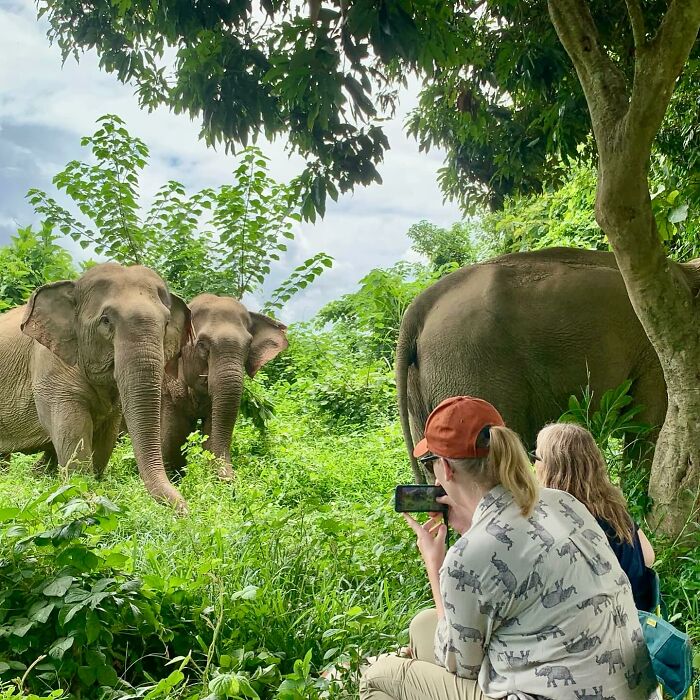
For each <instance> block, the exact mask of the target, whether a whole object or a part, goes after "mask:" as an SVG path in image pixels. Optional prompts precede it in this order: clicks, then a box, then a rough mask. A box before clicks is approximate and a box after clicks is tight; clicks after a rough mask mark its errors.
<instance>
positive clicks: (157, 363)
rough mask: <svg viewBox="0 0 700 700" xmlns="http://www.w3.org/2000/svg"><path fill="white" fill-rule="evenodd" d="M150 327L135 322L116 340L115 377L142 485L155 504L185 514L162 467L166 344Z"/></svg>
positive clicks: (182, 504)
mask: <svg viewBox="0 0 700 700" xmlns="http://www.w3.org/2000/svg"><path fill="white" fill-rule="evenodd" d="M151 326H152V324H146V323H138V322H132V323H131V324H129V328H128V330H127V331H126V332H125V333H124V334H122V337H118V338H117V339H116V340H117V341H118V342H115V356H114V374H115V377H116V380H117V387H118V389H119V395H120V398H121V403H122V411H123V413H124V419H125V421H126V425H127V428H128V430H129V435H130V436H131V441H132V444H133V447H134V455H135V456H136V462H137V464H138V468H139V474H140V475H141V478H142V479H143V483H144V484H145V486H146V488H147V489H148V492H149V493H150V494H151V495H152V496H153V497H154V498H155V499H156V500H159V501H165V502H168V503H170V504H172V505H173V506H175V507H176V508H177V510H179V511H180V512H183V511H186V504H185V501H184V499H183V498H182V496H181V495H180V492H179V491H178V490H177V489H176V488H175V487H174V486H173V485H172V484H171V483H170V480H169V479H168V477H167V475H166V473H165V469H164V467H163V457H162V453H161V444H160V403H161V387H162V383H163V365H164V358H163V344H162V341H161V340H160V337H156V334H155V333H154V332H153V328H152V327H151ZM124 336H125V337H124ZM145 338H153V340H150V341H149V340H144V339H145Z"/></svg>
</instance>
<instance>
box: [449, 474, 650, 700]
mask: <svg viewBox="0 0 700 700" xmlns="http://www.w3.org/2000/svg"><path fill="white" fill-rule="evenodd" d="M440 589H441V593H442V598H443V603H444V607H445V617H444V618H443V619H442V620H440V622H439V624H438V627H437V631H436V635H435V657H436V660H437V662H438V663H440V664H441V665H443V666H445V668H446V669H447V670H449V671H451V672H452V673H455V674H456V675H458V676H461V677H464V678H471V679H478V683H479V686H480V687H481V689H482V690H483V692H484V693H485V694H486V695H488V696H490V697H493V698H503V697H518V698H520V699H521V700H526V699H527V698H532V697H534V698H552V699H553V700H560V699H561V700H646V699H647V698H649V697H652V696H654V695H655V688H656V681H655V678H654V674H653V671H652V669H651V662H650V659H649V654H648V652H647V648H646V646H645V643H644V638H643V635H642V630H641V627H640V625H639V620H638V616H637V611H636V609H635V605H634V599H633V597H632V593H631V587H630V584H629V581H628V579H627V577H626V575H625V574H624V573H623V571H622V569H621V568H620V565H619V563H618V561H617V559H616V557H615V555H614V553H613V551H612V549H611V548H610V546H609V544H608V541H607V538H606V537H605V535H604V533H603V531H602V530H601V529H600V526H599V525H598V524H597V522H596V520H595V518H594V517H593V516H592V515H591V514H590V513H589V512H588V510H587V509H586V508H585V506H583V505H582V504H581V503H579V501H577V500H576V499H575V498H574V497H573V496H571V495H570V494H568V493H565V492H563V491H557V490H554V489H541V490H540V492H539V500H538V502H537V503H536V506H535V509H534V511H533V512H532V515H530V516H529V517H527V518H526V517H524V516H523V515H522V514H521V512H520V508H519V506H518V505H517V504H516V503H515V501H514V499H513V496H512V494H511V493H510V492H509V491H507V490H506V489H504V488H503V487H502V486H500V485H499V486H496V487H495V488H493V489H492V490H491V491H489V493H487V494H486V495H485V496H484V498H483V499H482V500H481V501H480V503H479V505H478V506H477V508H476V511H475V513H474V516H473V518H472V525H471V528H470V529H469V530H468V531H467V532H466V533H465V534H464V535H463V536H462V537H461V538H460V539H459V540H458V541H457V542H456V543H455V544H454V545H453V546H452V547H451V548H450V550H449V551H448V553H447V556H446V558H445V562H444V564H443V566H442V568H441V570H440Z"/></svg>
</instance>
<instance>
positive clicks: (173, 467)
mask: <svg viewBox="0 0 700 700" xmlns="http://www.w3.org/2000/svg"><path fill="white" fill-rule="evenodd" d="M186 401H187V399H186V398H181V399H173V397H172V396H171V395H170V394H169V393H168V392H164V393H163V397H162V399H161V424H160V441H161V450H162V452H163V464H164V466H165V471H166V472H167V474H168V475H169V476H177V477H180V476H182V475H183V473H184V471H185V467H186V466H187V459H186V457H185V455H184V454H183V451H182V450H183V448H184V446H185V443H186V442H187V436H188V435H189V434H190V433H191V432H193V431H194V430H195V428H196V424H197V420H196V418H193V417H192V416H191V410H190V407H189V405H187V403H186Z"/></svg>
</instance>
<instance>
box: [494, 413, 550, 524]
mask: <svg viewBox="0 0 700 700" xmlns="http://www.w3.org/2000/svg"><path fill="white" fill-rule="evenodd" d="M490 437H491V441H490V449H489V456H488V467H490V469H489V471H490V472H491V474H492V476H493V478H494V481H495V482H496V483H498V482H500V483H501V485H502V486H503V487H504V488H505V489H507V490H508V491H510V492H511V493H512V494H513V499H514V500H515V502H516V503H517V504H518V505H519V506H520V512H521V513H522V514H523V516H525V517H527V516H529V515H530V514H531V513H532V509H533V508H534V507H535V503H536V501H537V496H538V487H537V480H536V479H535V475H534V474H533V472H532V465H531V464H530V460H529V459H528V456H527V453H526V452H525V448H524V447H523V443H522V442H521V441H520V438H519V437H518V435H517V434H516V433H514V432H513V431H512V430H511V429H510V428H506V427H501V426H493V427H492V428H491V430H490Z"/></svg>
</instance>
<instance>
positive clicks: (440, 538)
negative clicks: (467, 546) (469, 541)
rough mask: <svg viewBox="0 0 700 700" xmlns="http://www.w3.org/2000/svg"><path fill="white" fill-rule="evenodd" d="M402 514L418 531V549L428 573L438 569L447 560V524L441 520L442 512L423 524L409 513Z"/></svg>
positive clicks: (412, 527)
mask: <svg viewBox="0 0 700 700" xmlns="http://www.w3.org/2000/svg"><path fill="white" fill-rule="evenodd" d="M401 515H403V517H404V519H405V520H406V522H407V523H408V524H409V525H410V527H411V529H412V530H413V532H415V533H416V544H417V545H418V551H419V552H420V555H421V557H422V558H423V562H424V563H425V567H426V569H427V570H428V573H429V574H430V573H431V572H436V571H438V570H439V569H440V567H441V566H442V562H443V561H444V560H445V539H446V537H447V526H446V525H445V523H443V522H441V519H442V513H437V514H436V515H433V516H431V518H430V519H429V520H428V521H427V522H426V523H425V524H424V525H421V524H420V523H419V522H418V521H417V520H416V519H415V518H412V517H411V516H410V515H409V514H408V513H402V514H401Z"/></svg>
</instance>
